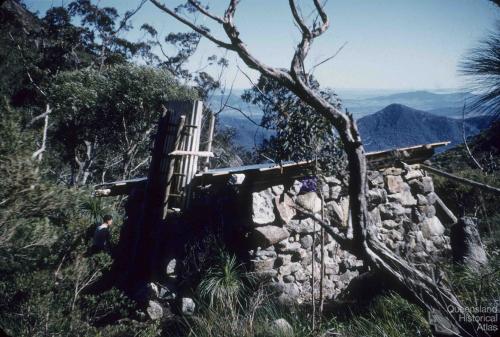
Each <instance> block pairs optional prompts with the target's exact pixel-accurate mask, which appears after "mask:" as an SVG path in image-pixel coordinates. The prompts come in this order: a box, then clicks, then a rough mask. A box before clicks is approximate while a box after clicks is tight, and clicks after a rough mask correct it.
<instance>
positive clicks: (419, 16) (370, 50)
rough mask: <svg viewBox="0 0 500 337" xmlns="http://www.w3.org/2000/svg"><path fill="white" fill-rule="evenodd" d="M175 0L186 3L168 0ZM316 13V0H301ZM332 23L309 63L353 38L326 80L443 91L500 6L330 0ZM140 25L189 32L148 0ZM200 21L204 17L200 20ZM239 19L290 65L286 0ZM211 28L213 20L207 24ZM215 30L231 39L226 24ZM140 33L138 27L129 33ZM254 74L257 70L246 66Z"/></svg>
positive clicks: (268, 54) (457, 0) (247, 3)
mask: <svg viewBox="0 0 500 337" xmlns="http://www.w3.org/2000/svg"><path fill="white" fill-rule="evenodd" d="M68 2H69V1H68V0H25V3H26V4H27V5H28V7H29V8H30V9H32V10H38V11H39V12H40V13H42V14H43V13H44V12H45V11H46V10H47V9H48V8H50V6H57V5H61V3H62V4H65V3H66V4H67V3H68ZM164 2H166V3H168V4H174V5H175V4H176V3H178V1H170V0H165V1H164ZM99 3H100V5H101V6H113V7H116V8H117V9H118V10H119V11H120V12H124V11H126V10H129V9H132V8H134V7H135V6H137V4H138V3H139V0H122V1H118V0H100V1H99ZM226 3H227V0H226V1H222V0H212V1H211V2H210V4H211V5H212V6H213V10H214V11H215V12H219V13H221V12H222V11H223V5H224V4H226ZM298 3H299V4H301V6H302V8H303V12H304V13H308V8H311V7H310V4H311V3H312V1H311V0H298ZM326 11H327V13H328V14H329V16H330V20H331V27H330V29H329V30H328V32H327V33H326V34H324V35H323V36H322V37H321V38H320V39H318V40H317V41H316V42H315V44H314V45H313V48H312V51H311V53H310V55H309V59H308V60H309V62H308V64H306V68H307V67H310V66H311V65H313V64H315V63H317V62H319V61H321V60H323V59H324V58H326V57H328V56H330V55H332V54H333V53H335V51H337V49H338V48H339V47H340V46H342V45H343V44H344V43H346V42H347V45H346V46H345V48H344V49H343V50H342V51H341V52H340V53H339V54H338V55H337V57H336V58H335V59H333V60H332V61H329V62H328V63H325V64H324V65H322V66H320V67H319V68H317V69H316V71H315V76H316V77H317V78H318V80H319V81H320V83H321V84H322V86H328V87H332V88H337V89H342V88H344V89H345V88H350V89H392V90H398V91H404V90H422V89H429V90H439V89H450V88H451V89H454V88H456V89H462V88H466V84H465V82H464V79H463V78H462V77H461V76H460V75H459V74H458V72H457V64H458V63H459V62H460V59H461V58H462V57H463V55H464V54H465V53H466V52H467V50H468V49H470V48H472V47H474V46H475V45H476V44H477V41H478V40H480V39H481V38H483V37H484V36H485V35H486V34H487V33H488V31H489V30H491V29H493V26H494V23H495V21H496V20H499V19H500V8H498V7H496V6H495V5H493V4H492V3H491V2H490V1H487V0H418V1H417V0H329V2H328V4H327V8H326ZM132 22H133V24H134V25H135V26H136V27H140V26H141V25H142V23H144V22H147V23H149V24H151V25H152V26H154V27H155V28H156V29H157V30H158V31H159V32H160V34H162V35H163V36H164V35H165V34H168V33H169V32H176V31H181V30H186V29H185V28H184V27H183V26H182V25H180V24H179V23H177V22H176V21H175V20H174V19H172V18H170V17H168V16H167V15H166V14H164V13H162V12H161V11H160V10H158V9H157V8H156V7H154V6H153V5H152V4H150V3H148V4H146V5H145V6H144V8H143V9H142V10H141V12H139V13H138V14H137V15H136V16H135V17H134V18H133V21H132ZM200 22H203V20H202V21H200ZM236 23H237V25H238V27H239V28H240V31H241V36H242V39H243V40H244V41H245V42H246V43H247V44H248V46H249V49H250V50H251V51H253V53H254V54H255V55H256V56H257V57H258V58H260V59H261V60H263V61H264V62H265V63H267V64H269V65H272V66H278V67H288V66H289V63H290V60H291V55H292V53H293V50H294V46H295V44H296V43H297V41H298V39H299V33H298V31H297V28H296V27H295V26H294V25H293V21H292V17H291V14H290V10H289V8H288V1H286V0H243V1H242V2H241V4H240V6H239V8H238V12H237V15H236ZM206 24H207V26H209V27H214V26H212V25H210V22H206ZM214 33H215V34H218V35H219V36H220V37H221V38H223V34H222V32H221V31H220V30H217V29H214ZM127 34H129V36H130V38H132V39H139V38H141V37H142V34H141V33H139V32H138V31H132V32H129V33H127ZM211 54H218V55H223V54H224V51H222V50H220V48H216V47H215V46H214V45H213V44H211V43H210V42H208V41H204V42H203V43H202V44H201V45H200V48H199V51H198V52H197V54H196V56H195V57H194V58H193V61H192V62H191V64H190V67H191V68H192V69H197V68H198V67H200V66H202V65H203V63H204V59H206V57H207V56H209V55H211ZM227 57H228V59H229V61H230V63H231V67H230V69H229V70H228V71H227V73H226V75H225V79H226V81H227V82H228V83H230V82H233V81H234V86H235V88H246V87H249V86H250V83H249V82H248V80H247V79H246V78H245V76H243V75H242V74H241V73H240V74H238V72H237V69H236V64H239V65H240V66H242V67H243V68H244V69H245V67H244V65H243V64H242V61H240V60H238V58H237V56H236V55H234V54H232V53H229V54H227ZM245 71H246V72H248V73H249V74H250V76H251V77H253V78H256V77H257V74H256V73H255V72H252V71H250V70H248V69H247V70H245Z"/></svg>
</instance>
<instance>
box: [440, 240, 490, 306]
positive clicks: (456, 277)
mask: <svg viewBox="0 0 500 337" xmlns="http://www.w3.org/2000/svg"><path fill="white" fill-rule="evenodd" d="M499 262H500V256H499V251H498V250H496V251H495V250H492V251H491V253H490V254H489V262H488V264H487V265H486V266H483V267H481V268H480V269H479V270H478V271H473V270H470V269H468V268H464V267H463V266H458V265H450V266H447V267H446V269H447V270H446V271H447V276H448V278H449V280H448V282H449V284H450V286H451V288H452V289H453V290H454V292H455V294H457V296H458V298H459V299H460V301H461V302H462V303H463V304H464V306H466V307H469V308H475V307H481V306H483V307H491V306H492V305H493V304H494V303H495V302H496V301H498V299H499V298H500V270H499V268H498V266H499Z"/></svg>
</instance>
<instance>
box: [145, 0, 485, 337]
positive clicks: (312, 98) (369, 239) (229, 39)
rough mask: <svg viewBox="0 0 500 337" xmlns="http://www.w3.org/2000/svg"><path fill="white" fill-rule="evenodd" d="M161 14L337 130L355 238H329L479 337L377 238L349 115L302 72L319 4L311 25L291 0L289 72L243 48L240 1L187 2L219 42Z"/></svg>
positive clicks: (321, 26)
mask: <svg viewBox="0 0 500 337" xmlns="http://www.w3.org/2000/svg"><path fill="white" fill-rule="evenodd" d="M150 1H151V2H152V3H153V4H154V5H155V6H156V7H158V8H159V9H160V10H161V11H163V12H165V13H167V14H168V15H170V16H172V17H173V18H175V19H176V20H178V21H180V22H182V23H183V24H185V25H187V26H188V27H190V28H191V29H192V30H194V31H195V32H197V33H198V34H200V35H202V36H203V37H205V38H207V39H208V40H210V41H212V42H213V43H215V44H216V45H217V46H219V47H222V48H225V49H227V50H230V51H233V52H235V53H237V54H238V56H239V57H240V58H241V60H242V61H243V62H245V64H246V65H247V66H248V67H250V68H251V69H254V70H257V71H259V72H260V73H261V74H262V75H264V76H267V77H269V78H271V79H274V80H276V81H278V82H279V83H280V84H281V85H283V86H284V87H286V88H288V89H289V90H291V91H292V92H293V93H294V94H295V95H297V96H298V97H299V98H300V99H301V100H302V101H303V102H305V103H306V104H308V105H310V106H311V107H312V108H313V109H314V110H315V111H316V112H317V113H319V114H322V115H323V116H324V117H325V118H327V119H328V120H329V121H330V122H331V123H332V124H333V126H334V127H335V128H336V130H337V132H338V134H339V137H340V138H341V140H342V143H343V145H344V150H345V153H346V155H347V159H348V170H349V189H348V193H349V198H350V207H351V217H352V226H353V238H352V239H348V238H346V237H343V236H341V235H339V234H335V233H334V232H333V231H331V228H329V227H328V225H327V224H326V223H325V222H323V225H324V226H325V227H326V228H328V229H330V230H328V229H326V228H325V229H326V230H327V232H329V233H330V234H332V233H334V234H335V235H334V238H336V239H337V240H338V241H339V243H340V244H341V246H342V248H344V249H346V250H348V251H349V252H350V253H352V254H353V255H355V256H357V257H358V258H360V259H362V260H363V261H364V262H365V264H366V265H368V266H369V267H370V268H371V270H372V271H373V272H376V273H378V274H379V275H380V277H382V278H383V279H385V280H387V283H388V285H389V286H391V287H392V288H393V289H396V290H397V291H398V292H399V293H400V294H401V295H402V296H404V297H405V298H407V299H409V300H410V301H412V302H414V303H416V304H418V305H419V306H421V307H422V308H424V309H425V310H429V311H435V310H437V311H439V312H440V313H441V314H442V315H443V316H444V317H447V318H448V319H449V320H450V321H451V322H453V325H455V326H456V327H457V329H459V330H460V333H461V335H467V336H474V335H477V334H478V333H477V332H476V331H477V330H476V329H475V326H473V325H471V324H469V323H464V322H463V321H459V317H458V316H459V312H463V306H462V305H461V303H460V302H459V300H458V299H457V298H456V297H455V296H454V294H453V293H452V292H451V291H450V290H449V289H448V288H447V287H445V286H444V285H438V284H436V282H435V281H434V280H433V279H432V278H431V277H429V276H428V275H426V274H424V273H423V272H421V271H419V270H418V269H416V268H415V267H414V266H412V265H410V264H409V263H408V262H407V261H405V260H403V259H402V258H401V257H400V256H397V255H396V254H394V253H392V252H391V251H390V250H389V249H388V248H387V247H386V246H385V245H384V244H383V243H382V242H380V241H379V240H378V239H377V237H376V232H377V230H376V224H375V223H374V222H373V221H372V220H371V218H370V217H369V213H368V207H367V199H366V193H367V183H366V159H365V150H364V148H363V143H362V141H361V137H360V135H359V132H358V128H357V126H356V123H355V122H354V119H353V117H352V115H350V114H348V113H344V112H343V111H341V110H340V109H338V108H337V107H335V106H333V105H331V104H330V103H328V102H327V101H326V100H325V99H323V98H322V97H321V96H320V95H319V93H318V92H317V91H316V90H313V89H312V88H311V86H310V84H309V81H308V78H309V76H308V74H307V72H306V71H305V69H304V61H305V59H306V57H307V55H308V53H309V50H310V48H311V45H312V43H313V41H314V40H315V39H316V38H318V37H320V36H321V35H322V34H323V33H324V32H325V31H326V30H327V29H328V27H329V24H330V22H329V19H328V16H327V14H326V12H325V10H324V5H323V4H321V3H320V0H312V1H313V3H314V8H315V11H316V14H317V16H316V18H315V19H314V21H313V24H312V25H308V24H307V23H306V21H305V20H304V18H303V17H302V15H301V14H300V9H299V8H298V7H297V5H296V2H295V0H289V6H290V10H291V13H292V16H293V18H294V20H295V23H296V24H297V26H298V27H299V30H300V32H301V39H300V42H299V43H298V45H297V46H296V50H295V53H294V55H293V58H292V61H291V65H290V68H289V69H287V70H283V69H279V68H274V67H270V66H268V65H266V64H264V63H263V62H262V61H261V60H259V59H257V58H256V57H255V56H254V55H253V54H252V53H251V52H250V50H249V49H248V48H247V46H246V44H245V43H244V42H243V41H242V39H241V37H240V32H239V30H238V28H237V27H236V25H235V21H234V17H235V12H236V9H237V7H238V4H239V2H240V1H239V0H229V4H228V6H227V8H226V10H225V12H224V14H223V15H222V16H219V15H216V14H214V13H212V12H210V11H209V10H208V9H207V7H205V6H203V5H201V4H200V2H199V1H196V0H188V3H189V4H190V5H191V6H192V8H193V9H194V10H195V11H196V12H197V13H198V14H200V15H203V16H205V17H206V18H207V19H208V20H209V21H211V22H213V23H215V24H217V25H220V26H221V27H222V29H223V31H224V32H225V35H226V37H224V38H223V39H220V38H218V37H216V36H215V35H213V34H212V33H210V31H208V30H207V29H206V28H205V27H203V26H201V25H198V24H197V23H196V22H195V21H190V20H189V19H188V18H186V17H185V16H181V15H180V14H179V13H178V12H177V11H175V10H174V9H172V8H170V7H169V6H167V5H165V4H163V3H162V1H160V0H150Z"/></svg>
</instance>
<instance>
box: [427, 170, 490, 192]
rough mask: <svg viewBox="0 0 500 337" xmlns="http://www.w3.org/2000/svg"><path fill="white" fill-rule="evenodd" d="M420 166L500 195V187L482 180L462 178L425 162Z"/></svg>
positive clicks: (439, 174)
mask: <svg viewBox="0 0 500 337" xmlns="http://www.w3.org/2000/svg"><path fill="white" fill-rule="evenodd" d="M420 167H421V168H423V169H424V170H426V171H429V172H432V173H434V174H436V175H438V176H442V177H445V178H448V179H451V180H454V181H457V182H459V183H461V184H464V185H469V186H472V187H476V188H479V189H481V190H483V191H486V192H489V193H493V194H495V195H500V188H498V187H494V186H490V185H487V184H483V183H480V182H477V181H474V180H471V179H467V178H462V177H459V176H456V175H454V174H451V173H447V172H444V171H441V170H439V169H437V168H434V167H431V166H427V165H424V164H420Z"/></svg>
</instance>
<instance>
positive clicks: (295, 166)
mask: <svg viewBox="0 0 500 337" xmlns="http://www.w3.org/2000/svg"><path fill="white" fill-rule="evenodd" d="M449 143H450V142H437V143H431V144H423V145H415V146H410V147H404V148H397V149H392V150H386V151H377V152H369V153H367V154H366V158H367V161H368V166H369V167H370V168H373V169H377V168H382V167H388V166H391V165H393V164H394V163H396V162H405V163H407V164H418V163H422V162H424V161H425V160H427V159H429V158H431V157H432V156H433V155H434V153H435V149H437V148H439V147H443V146H446V145H448V144H449ZM178 153H179V154H181V152H180V151H175V150H174V152H170V153H168V152H167V153H164V156H165V155H167V156H168V154H170V155H173V154H178ZM182 154H187V155H196V154H198V155H200V154H201V155H202V156H203V157H205V158H207V159H209V158H210V157H212V156H213V154H212V153H211V152H209V151H204V152H200V151H198V152H194V151H193V152H187V151H185V152H182ZM182 158H188V156H185V157H182ZM183 160H184V159H181V161H183ZM179 167H186V164H185V163H183V164H180V165H179ZM426 167H428V166H425V167H424V166H423V167H422V168H424V169H425V168H426ZM313 170H314V162H313V161H300V162H285V163H282V164H274V163H271V164H256V165H246V166H240V167H227V168H216V169H209V170H207V171H203V172H194V170H192V169H191V170H190V174H192V176H191V177H190V178H189V179H185V180H184V182H185V183H189V184H190V188H189V191H191V189H192V188H194V187H196V186H201V185H206V184H211V183H217V182H222V181H225V180H227V179H228V176H230V175H233V174H244V175H245V176H246V177H247V178H248V179H252V180H254V181H261V182H265V181H266V180H273V179H279V178H280V177H283V176H287V177H289V178H299V177H304V176H307V175H311V174H313ZM162 173H163V174H167V173H165V172H162ZM172 177H175V174H172V175H170V176H169V177H168V178H169V179H168V180H170V179H172ZM147 181H148V178H147V177H139V178H134V179H129V180H122V181H115V182H110V183H105V184H99V185H96V186H95V195H96V196H117V195H127V194H128V193H130V191H131V190H132V189H135V188H139V189H141V188H145V187H146V184H147ZM184 188H185V185H184V186H182V185H181V186H179V185H178V186H177V187H176V191H180V190H183V189H184ZM176 196H178V195H176V194H174V195H170V197H176ZM167 198H168V197H167ZM167 206H168V203H167Z"/></svg>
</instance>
